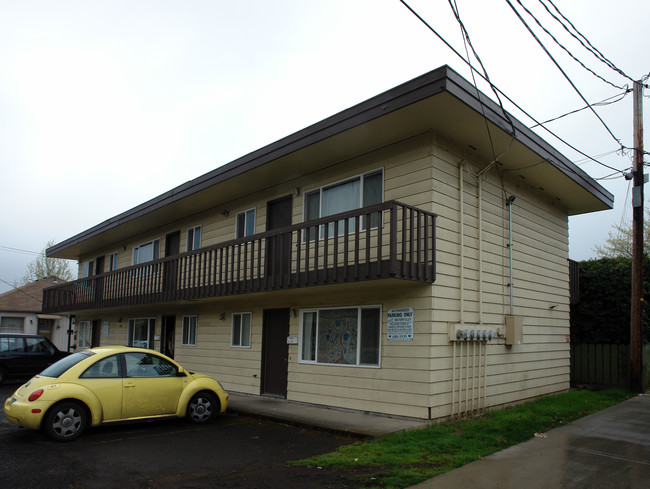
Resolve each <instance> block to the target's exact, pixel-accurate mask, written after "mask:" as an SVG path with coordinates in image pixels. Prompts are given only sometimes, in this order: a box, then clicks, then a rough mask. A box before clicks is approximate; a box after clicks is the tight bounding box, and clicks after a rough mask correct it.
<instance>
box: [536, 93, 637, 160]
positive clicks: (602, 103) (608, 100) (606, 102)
mask: <svg viewBox="0 0 650 489" xmlns="http://www.w3.org/2000/svg"><path fill="white" fill-rule="evenodd" d="M631 92H632V89H631V88H626V89H625V91H624V92H623V93H619V94H618V95H612V96H611V97H608V98H606V99H603V100H601V101H600V102H595V103H593V104H591V106H592V107H595V106H597V107H603V106H605V105H611V104H615V103H617V102H620V101H621V100H623V99H624V98H625V96H626V95H627V94H628V93H631ZM616 97H619V98H618V99H616V100H612V99H613V98H616ZM588 108H589V106H584V107H582V108H580V109H575V110H572V111H571V112H567V113H566V114H562V115H559V116H557V117H554V118H553V119H548V120H546V121H544V122H540V123H539V124H535V125H532V126H530V129H533V128H535V127H537V126H540V125H542V124H547V123H549V122H554V121H557V120H558V119H562V118H563V117H566V116H568V115H572V114H576V113H578V112H580V111H583V110H585V109H588ZM617 151H618V150H617Z"/></svg>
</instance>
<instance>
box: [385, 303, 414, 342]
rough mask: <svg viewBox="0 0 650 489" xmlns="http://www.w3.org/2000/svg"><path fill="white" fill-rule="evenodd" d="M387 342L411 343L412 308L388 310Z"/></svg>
mask: <svg viewBox="0 0 650 489" xmlns="http://www.w3.org/2000/svg"><path fill="white" fill-rule="evenodd" d="M387 329H388V341H413V308H412V307H400V308H398V309H389V310H388V328H387Z"/></svg>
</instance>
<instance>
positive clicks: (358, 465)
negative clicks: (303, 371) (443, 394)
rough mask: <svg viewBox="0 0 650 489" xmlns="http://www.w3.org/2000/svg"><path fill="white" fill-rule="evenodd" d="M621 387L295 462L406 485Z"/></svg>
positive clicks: (581, 412)
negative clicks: (356, 473)
mask: <svg viewBox="0 0 650 489" xmlns="http://www.w3.org/2000/svg"><path fill="white" fill-rule="evenodd" d="M629 396H630V394H629V393H628V392H626V391H621V390H609V391H597V392H592V391H585V390H583V391H571V392H567V393H564V394H559V395H554V396H548V397H545V398H542V399H539V400H536V401H532V402H528V403H525V404H520V405H517V406H513V407H509V408H505V409H500V410H494V411H490V412H488V413H486V414H485V415H483V416H481V417H477V418H464V419H458V420H452V421H447V422H444V423H440V424H432V425H431V426H430V427H428V428H426V429H423V430H413V431H406V432H403V433H400V434H397V435H392V436H388V437H385V438H381V439H377V440H370V441H361V442H357V443H353V444H351V445H345V446H342V447H341V448H339V449H338V450H337V451H336V452H331V453H327V454H324V455H320V456H317V457H313V458H309V459H305V460H300V461H298V462H293V464H295V465H312V466H319V467H332V468H340V469H343V470H350V469H356V470H358V472H359V473H362V474H366V475H365V476H364V483H365V487H369V488H370V487H377V488H383V489H397V488H404V487H409V486H411V485H414V484H417V483H418V482H421V481H423V480H426V479H428V478H430V477H433V476H435V475H438V474H442V473H443V472H447V471H449V470H451V469H454V468H456V467H459V466H461V465H464V464H466V463H469V462H471V461H473V460H477V459H480V458H482V457H485V456H487V455H489V454H491V453H494V452H496V451H498V450H502V449H504V448H506V447H509V446H511V445H515V444H517V443H521V442H522V441H525V440H528V439H530V438H532V437H533V436H535V433H541V432H544V431H548V430H550V429H552V428H556V427H558V426H562V425H563V424H566V423H569V422H571V421H573V420H575V419H577V418H580V417H582V416H585V415H587V414H591V413H594V412H596V411H599V410H601V409H604V408H606V407H608V406H612V405H614V404H617V403H619V402H621V401H623V400H624V399H626V398H628V397H629Z"/></svg>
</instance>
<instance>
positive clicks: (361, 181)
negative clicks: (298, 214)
mask: <svg viewBox="0 0 650 489" xmlns="http://www.w3.org/2000/svg"><path fill="white" fill-rule="evenodd" d="M377 174H381V189H380V194H381V197H380V201H379V202H378V203H381V202H384V168H383V167H381V168H375V169H374V170H370V171H367V172H364V173H360V174H358V175H354V176H351V177H349V178H345V179H343V180H339V181H336V182H332V183H328V184H327V185H323V186H321V187H317V188H314V189H310V190H306V191H305V192H304V193H303V197H302V208H303V216H302V217H303V222H307V221H308V220H312V219H320V218H321V217H328V216H329V215H330V214H328V215H327V216H323V192H324V191H326V190H328V189H330V188H334V187H338V186H339V185H344V184H346V183H350V182H353V181H355V180H359V201H358V202H357V207H352V208H350V209H347V210H346V211H342V212H347V211H352V210H356V209H361V208H362V207H364V205H363V202H364V180H365V179H366V178H367V177H370V176H373V175H377ZM316 193H318V216H317V217H315V218H313V217H312V218H309V219H308V217H307V211H308V208H307V199H308V198H309V197H310V196H311V195H314V194H316ZM349 225H350V232H354V229H353V228H352V225H353V222H350V223H349ZM376 227H377V226H372V227H371V229H375V228H376ZM360 228H361V231H365V229H366V225H365V219H361V226H360ZM319 229H320V231H319V239H323V238H324V236H325V225H321V226H319ZM344 231H345V230H344V229H343V226H339V235H342V234H343V233H344ZM306 234H307V233H304V236H303V241H305V237H306ZM328 236H329V237H330V238H331V237H332V233H328ZM313 239H314V238H313V237H312V238H310V240H313Z"/></svg>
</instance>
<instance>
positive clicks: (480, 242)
mask: <svg viewBox="0 0 650 489" xmlns="http://www.w3.org/2000/svg"><path fill="white" fill-rule="evenodd" d="M476 185H477V192H478V323H479V324H483V192H482V187H481V178H480V177H479V178H477V179H476Z"/></svg>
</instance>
